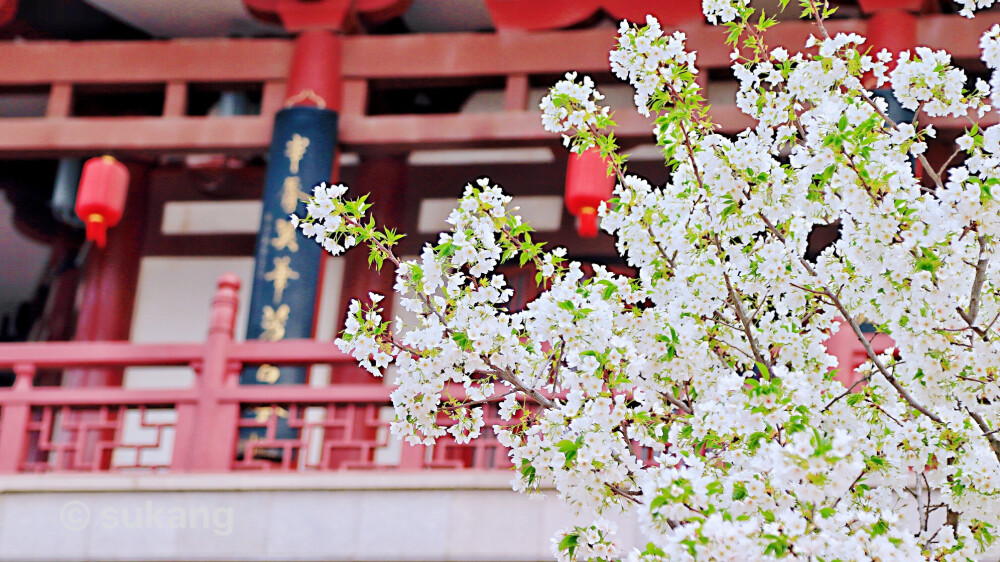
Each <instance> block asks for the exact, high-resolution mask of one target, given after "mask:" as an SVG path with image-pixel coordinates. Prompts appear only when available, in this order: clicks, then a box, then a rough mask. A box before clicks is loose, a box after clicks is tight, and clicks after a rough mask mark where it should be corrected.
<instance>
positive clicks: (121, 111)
mask: <svg viewBox="0 0 1000 562" xmlns="http://www.w3.org/2000/svg"><path fill="white" fill-rule="evenodd" d="M777 4H778V2H777V0H767V1H763V2H755V5H757V6H758V7H760V8H763V9H765V10H767V11H768V12H769V13H770V12H772V11H777V10H776V7H777ZM837 4H838V8H839V9H838V12H837V14H836V16H834V21H833V22H831V24H830V25H831V27H832V28H834V29H836V30H838V31H841V30H842V31H855V32H859V33H862V34H867V35H868V36H870V37H871V38H872V41H873V42H874V43H875V44H876V46H878V47H882V46H885V47H890V48H895V49H897V50H902V49H907V48H910V47H912V46H914V45H927V46H931V47H935V48H947V49H948V50H949V51H951V52H952V53H953V54H954V56H955V57H956V59H957V60H958V62H959V63H960V64H961V65H963V66H964V67H965V68H966V71H967V74H968V77H969V80H970V84H971V83H973V82H974V80H975V78H977V77H986V69H985V67H984V66H983V65H982V63H981V62H980V61H979V52H978V46H977V42H978V38H979V36H980V34H981V33H982V31H984V30H985V29H988V28H989V27H990V26H992V25H993V24H995V23H997V22H1000V14H998V13H996V12H987V13H985V14H983V15H982V16H981V17H979V18H977V19H975V20H967V19H965V18H962V17H960V16H958V15H957V14H956V12H957V8H956V7H955V6H954V5H953V3H952V2H950V1H948V0H844V1H843V2H839V3H837ZM646 13H653V14H655V15H656V16H657V17H659V18H660V20H661V22H663V24H664V26H665V27H666V28H667V29H681V30H683V31H685V32H686V33H687V35H688V38H689V46H690V47H691V48H693V49H695V50H697V51H698V53H699V59H698V60H699V65H700V66H701V77H702V84H703V86H704V87H705V88H706V92H707V98H708V100H709V102H710V103H711V105H712V111H711V113H712V116H713V118H714V119H715V120H716V122H717V123H720V124H721V126H722V130H723V132H725V133H735V132H738V131H739V130H742V129H743V128H745V127H747V126H750V125H752V122H751V121H750V120H749V119H747V118H746V117H745V116H743V115H742V114H740V113H739V112H738V110H737V109H736V108H735V105H734V100H733V97H734V94H735V91H736V83H735V81H734V79H733V77H732V72H731V70H730V69H729V68H728V65H729V50H728V49H727V48H726V47H725V46H724V44H723V34H722V33H721V32H720V30H718V29H716V28H713V27H710V26H708V25H707V24H705V23H704V21H703V19H702V17H701V15H700V1H699V0H650V1H646V2H638V1H632V0H605V1H599V0H544V1H537V0H412V1H406V0H353V1H350V0H311V1H307V0H213V1H211V2H206V1H204V0H0V191H2V196H0V341H2V342H8V343H0V383H2V384H3V385H4V386H5V387H6V388H0V473H3V476H2V478H0V559H3V560H25V559H37V560H55V559H60V560H85V559H93V558H100V559H120V560H134V559H170V560H175V559H184V560H186V559H234V560H235V559H304V560H326V559H359V558H374V559H403V558H406V559H446V558H447V559H473V558H480V559H541V558H547V557H548V556H549V547H548V537H549V536H551V534H552V533H553V532H554V531H555V530H556V529H558V528H560V527H564V526H566V525H568V524H569V521H570V518H569V517H568V516H566V515H564V514H562V511H561V509H560V507H559V505H558V504H557V502H555V501H553V500H551V499H550V500H544V501H540V502H532V501H529V500H527V499H525V498H524V497H523V496H519V495H516V494H514V493H513V492H510V491H509V485H508V481H509V480H510V478H511V476H512V473H511V471H510V468H509V464H508V463H507V460H506V455H505V453H504V451H503V450H502V448H501V447H499V445H498V444H497V443H496V442H495V441H492V440H491V439H490V438H489V437H488V436H487V437H486V438H484V439H482V440H480V441H478V442H477V443H475V444H472V445H465V446H459V445H456V444H455V443H452V442H448V440H442V442H441V443H439V444H438V445H436V446H434V447H428V448H411V447H407V446H401V445H400V444H398V443H395V442H394V441H393V440H392V439H388V438H387V431H386V425H387V423H388V420H389V419H390V417H391V409H390V408H387V407H386V404H387V403H388V393H389V387H388V386H387V383H386V381H382V380H377V379H373V378H371V377H369V376H368V375H367V374H365V373H364V372H363V371H360V370H359V369H358V368H356V367H354V366H352V364H351V362H350V361H349V360H346V359H345V358H344V357H342V356H341V355H340V354H339V352H337V351H336V349H335V348H334V346H332V345H331V344H330V341H331V340H332V338H333V337H334V334H335V332H337V331H338V330H339V329H340V327H341V326H342V324H343V317H344V311H345V309H346V303H348V302H349V301H350V300H351V299H352V298H357V297H363V296H365V295H367V293H368V292H369V291H377V292H383V293H390V292H391V290H392V272H391V271H388V270H384V271H383V272H382V273H381V274H377V273H373V272H372V271H371V270H369V269H368V267H367V261H366V256H365V255H364V252H363V251H355V252H351V253H348V254H347V255H346V256H344V257H338V258H328V257H322V256H320V255H319V253H318V251H317V252H314V251H313V250H315V248H314V246H315V244H313V243H312V242H311V241H307V240H305V239H303V238H301V237H297V238H296V237H294V236H289V234H288V232H287V231H286V229H287V225H283V224H281V223H282V221H283V219H284V218H285V215H287V213H288V212H292V211H295V210H296V209H298V210H299V211H301V209H302V207H301V206H298V205H297V204H296V203H297V199H298V198H299V197H298V195H297V194H298V193H299V192H300V191H306V192H308V191H309V190H310V188H311V186H312V185H313V184H314V183H316V182H318V181H322V180H330V179H333V180H336V181H342V182H344V183H346V184H348V185H350V186H351V190H352V191H351V193H353V194H354V195H360V194H363V193H370V194H371V195H370V201H371V202H372V203H373V204H374V213H375V216H376V217H378V219H379V220H380V222H382V223H383V224H386V225H389V226H393V227H396V228H398V229H400V230H401V231H403V232H405V233H407V235H408V236H407V238H406V239H405V240H404V242H403V243H402V250H401V251H402V253H403V254H405V255H415V254H417V253H419V249H420V248H421V246H422V245H423V244H425V243H427V242H431V241H434V240H435V239H436V235H437V233H438V232H439V231H440V230H441V229H443V228H444V227H445V226H446V225H445V223H444V218H445V217H446V216H447V214H448V212H449V211H450V209H451V208H452V204H453V201H454V200H455V198H456V197H458V196H459V195H460V194H461V192H462V190H463V188H464V186H465V184H467V183H469V182H472V181H474V180H476V179H477V178H479V177H483V176H488V177H490V178H491V179H492V180H493V181H495V182H497V183H499V184H500V185H501V186H503V187H504V188H505V189H506V190H507V191H508V192H510V193H512V194H513V195H514V196H515V199H514V202H515V204H516V205H519V206H520V213H521V214H522V215H523V216H524V217H525V219H526V220H527V221H528V222H530V223H531V224H533V225H534V227H535V228H536V229H537V230H538V231H539V232H540V237H541V238H543V239H544V240H546V241H548V242H550V243H551V244H553V245H561V246H565V247H567V248H569V251H570V256H571V257H572V258H574V259H581V260H587V261H590V262H595V263H602V264H605V265H608V266H610V267H613V268H616V269H617V270H619V271H627V267H625V266H624V264H623V263H622V262H621V261H620V259H619V258H618V257H617V254H616V252H615V251H614V242H613V240H612V239H611V238H610V237H609V236H607V235H603V234H602V235H599V236H597V237H593V238H585V237H581V236H580V235H579V234H578V230H577V221H576V218H575V217H574V216H573V215H571V214H570V213H569V211H567V210H566V208H565V205H564V193H565V189H566V180H565V177H566V168H567V161H568V159H567V153H566V151H565V149H564V148H562V146H561V143H560V139H559V138H557V137H555V136H553V135H551V134H548V133H545V132H544V131H543V129H542V127H541V122H540V119H539V114H538V110H537V106H538V102H539V101H540V99H541V97H542V96H543V95H544V94H545V92H546V91H547V88H548V87H549V86H550V85H552V84H553V83H554V82H555V81H556V80H557V79H559V78H560V77H561V75H562V74H563V73H564V72H565V71H570V70H573V71H580V72H582V73H586V74H589V75H591V76H593V77H594V78H595V80H596V81H597V82H598V84H599V85H600V87H601V90H602V91H603V92H604V93H605V94H606V95H607V97H608V102H609V105H611V106H612V107H615V108H618V113H617V114H616V119H617V121H618V123H619V125H620V128H619V129H618V131H617V133H616V135H617V136H618V137H619V138H620V139H621V143H622V145H623V146H624V148H625V150H626V152H630V153H631V154H632V158H631V160H630V170H631V171H632V172H634V173H638V174H640V175H643V176H645V177H647V178H648V179H649V180H651V181H653V182H657V183H662V182H663V181H665V180H666V178H667V171H666V170H665V169H664V167H663V165H662V157H661V155H660V152H659V151H658V150H657V149H656V147H655V146H653V145H652V144H651V142H652V134H651V130H652V122H651V121H650V120H647V119H645V118H642V117H640V116H639V115H637V114H636V113H635V112H634V111H630V110H629V109H628V108H629V107H630V106H631V99H632V94H631V92H630V90H629V88H628V87H627V86H626V85H624V84H622V83H620V82H618V81H616V80H615V79H614V78H613V77H612V76H611V74H610V71H609V68H608V51H609V49H610V48H611V47H612V46H613V45H614V35H615V29H616V27H617V22H618V21H620V20H621V19H623V18H627V19H631V20H633V21H642V20H643V19H644V16H645V14H646ZM782 19H786V20H790V21H788V22H786V23H785V25H781V26H779V27H778V28H776V29H775V30H774V32H773V34H772V36H771V37H772V38H771V39H769V42H770V44H771V45H772V46H779V45H785V46H788V47H789V48H790V49H797V48H798V47H799V45H801V44H802V43H803V41H804V40H805V38H806V37H807V36H808V34H809V33H811V32H812V28H811V26H810V25H809V24H808V23H805V22H798V21H795V20H797V17H795V14H794V13H792V14H789V15H788V16H786V17H783V18H782ZM933 122H934V124H935V126H936V127H937V129H938V131H939V133H938V140H937V144H935V145H932V146H931V149H930V151H929V155H930V160H931V161H932V162H938V163H940V162H943V161H944V160H945V159H946V158H947V156H948V154H949V152H947V149H946V148H944V147H945V146H946V145H947V144H949V143H950V142H951V141H953V140H954V138H955V137H956V135H958V134H960V133H961V131H962V130H963V128H964V127H966V126H967V124H968V123H967V122H965V123H963V122H961V121H960V120H957V119H937V120H934V121H933ZM984 124H985V123H984ZM102 155H111V156H113V157H114V158H116V159H117V160H118V161H120V162H122V163H123V164H124V165H125V167H126V168H127V171H128V178H129V179H128V195H127V199H126V203H125V207H124V214H123V217H122V219H121V222H120V223H119V224H117V225H116V226H113V227H112V228H110V229H109V231H108V240H107V244H106V245H105V246H104V247H103V248H99V247H97V246H95V245H93V244H92V243H90V242H86V241H85V237H84V229H83V222H82V221H81V220H80V217H78V216H77V215H76V213H75V212H74V203H75V201H76V198H77V190H78V186H79V185H80V175H81V168H82V165H83V162H84V160H86V159H89V158H92V157H96V156H102ZM289 197H291V200H289ZM84 218H85V219H86V218H87V217H84ZM835 235H836V229H835V228H832V229H829V230H828V231H827V232H817V233H816V236H815V244H814V248H813V249H814V250H815V249H817V248H819V247H821V246H822V244H823V243H824V240H825V241H828V240H830V239H831V237H832V236H835ZM504 271H505V272H506V273H507V274H508V275H509V278H510V282H511V283H512V285H513V286H514V287H515V289H516V290H517V294H516V296H515V302H514V303H512V305H511V306H512V307H518V306H521V305H523V303H524V302H525V301H526V300H528V299H530V298H531V296H532V295H533V294H534V291H535V288H534V280H533V275H531V274H530V273H529V274H519V273H517V272H516V271H515V270H514V269H511V268H506V269H504ZM227 274H228V275H227ZM388 307H389V308H391V303H389V306H388ZM842 353H844V354H848V355H850V354H851V353H853V351H852V350H850V349H848V348H844V350H842ZM850 360H851V361H855V362H857V361H860V359H859V358H857V357H855V358H852V359H850ZM491 408H492V406H487V411H488V416H487V417H488V418H490V416H494V417H495V410H493V409H491ZM171 514H173V515H176V516H177V517H176V518H174V519H171ZM203 515H204V518H202V516H203ZM182 523H183V524H182ZM636 536H637V535H636V533H635V529H634V528H633V526H632V525H630V524H625V525H623V529H622V537H623V541H624V542H625V543H626V544H629V543H630V542H631V541H635V540H637V539H636Z"/></svg>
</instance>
